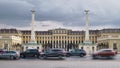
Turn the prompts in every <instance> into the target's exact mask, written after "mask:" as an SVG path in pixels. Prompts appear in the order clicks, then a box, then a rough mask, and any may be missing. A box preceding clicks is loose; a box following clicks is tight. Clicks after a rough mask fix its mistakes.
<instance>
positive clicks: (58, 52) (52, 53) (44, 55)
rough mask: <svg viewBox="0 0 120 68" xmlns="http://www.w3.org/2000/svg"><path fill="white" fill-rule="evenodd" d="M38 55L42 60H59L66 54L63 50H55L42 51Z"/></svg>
mask: <svg viewBox="0 0 120 68" xmlns="http://www.w3.org/2000/svg"><path fill="white" fill-rule="evenodd" d="M40 55H41V57H42V58H43V59H46V58H47V57H58V58H59V59H62V58H63V57H65V55H66V52H65V51H64V50H63V49H57V48H55V49H47V50H43V51H42V52H41V54H40Z"/></svg>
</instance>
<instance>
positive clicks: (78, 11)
mask: <svg viewBox="0 0 120 68" xmlns="http://www.w3.org/2000/svg"><path fill="white" fill-rule="evenodd" d="M119 2H120V1H119V0H105V1H101V0H93V1H91V0H11V1H9V0H1V1H0V9H1V10H0V12H1V13H0V22H5V23H6V24H9V23H11V24H13V23H16V22H18V23H19V26H20V25H21V26H25V25H27V24H29V23H30V21H31V13H30V10H31V9H32V8H34V9H35V10H36V17H35V19H36V20H37V21H49V20H50V21H58V22H61V23H62V24H63V25H65V26H74V27H75V26H83V25H84V23H85V13H84V10H85V9H89V10H90V12H89V21H90V25H92V26H100V25H114V26H120V24H119V22H120V19H119V18H120V15H119V12H120V8H119V6H120V5H119ZM6 20H7V21H6Z"/></svg>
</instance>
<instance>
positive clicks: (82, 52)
mask: <svg viewBox="0 0 120 68" xmlns="http://www.w3.org/2000/svg"><path fill="white" fill-rule="evenodd" d="M66 56H67V57H70V56H80V57H84V56H86V51H85V50H83V49H72V50H71V51H68V52H67V54H66Z"/></svg>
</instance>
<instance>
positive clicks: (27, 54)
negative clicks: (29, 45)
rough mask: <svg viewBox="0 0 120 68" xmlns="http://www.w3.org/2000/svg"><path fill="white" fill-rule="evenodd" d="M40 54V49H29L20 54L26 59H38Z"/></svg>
mask: <svg viewBox="0 0 120 68" xmlns="http://www.w3.org/2000/svg"><path fill="white" fill-rule="evenodd" d="M39 56H40V52H39V50H38V49H27V50H26V51H24V52H21V53H20V57H22V58H26V57H37V58H39Z"/></svg>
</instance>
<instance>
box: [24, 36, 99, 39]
mask: <svg viewBox="0 0 120 68" xmlns="http://www.w3.org/2000/svg"><path fill="white" fill-rule="evenodd" d="M23 38H31V37H30V36H23ZM36 38H37V39H66V38H67V39H70V38H71V39H80V38H82V39H83V37H69V36H68V37H66V36H54V37H36ZM89 38H96V39H97V36H90V37H89Z"/></svg>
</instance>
